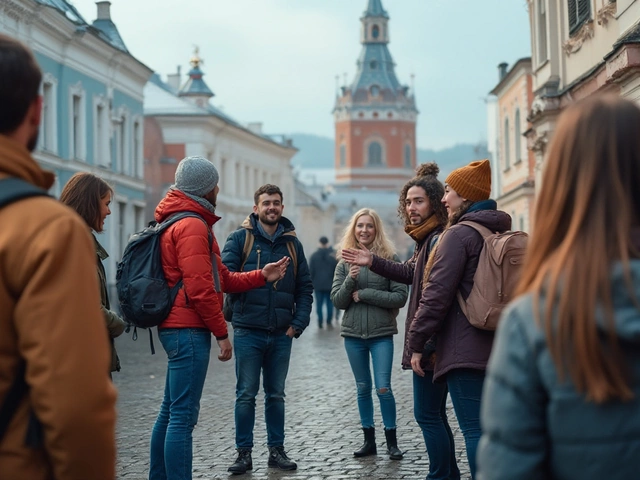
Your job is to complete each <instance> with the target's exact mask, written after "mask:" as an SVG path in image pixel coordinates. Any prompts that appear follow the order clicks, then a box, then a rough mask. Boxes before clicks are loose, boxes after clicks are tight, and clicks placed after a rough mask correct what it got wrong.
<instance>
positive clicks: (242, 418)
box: [222, 184, 313, 474]
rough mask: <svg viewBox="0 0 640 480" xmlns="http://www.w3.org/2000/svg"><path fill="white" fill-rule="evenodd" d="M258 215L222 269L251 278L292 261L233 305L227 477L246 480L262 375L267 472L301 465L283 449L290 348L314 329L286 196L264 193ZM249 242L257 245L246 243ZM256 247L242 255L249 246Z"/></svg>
mask: <svg viewBox="0 0 640 480" xmlns="http://www.w3.org/2000/svg"><path fill="white" fill-rule="evenodd" d="M253 198H254V203H255V204H254V207H253V213H252V214H251V215H249V216H248V217H247V219H246V220H245V221H244V222H243V224H242V228H241V229H239V230H236V231H235V232H233V233H231V235H229V237H228V238H227V242H226V244H225V246H224V249H223V250H222V261H223V262H224V264H225V265H226V266H227V268H229V270H231V271H240V270H245V271H248V272H250V271H252V270H255V269H259V268H260V267H261V265H263V264H264V262H269V261H281V259H283V258H289V257H290V256H294V257H295V258H291V262H289V268H288V270H287V272H286V275H285V276H284V278H283V279H282V280H280V281H278V282H277V284H275V283H271V282H269V283H267V284H266V285H265V286H263V287H261V288H258V289H255V290H251V291H250V292H247V293H245V294H243V295H241V296H240V298H238V299H236V300H235V302H234V303H233V319H232V324H233V342H234V347H235V350H236V379H237V383H236V403H235V426H236V448H237V449H238V455H237V458H236V461H235V462H234V463H233V464H232V465H231V466H230V467H229V472H231V473H233V474H241V473H245V472H247V470H251V469H252V468H253V461H252V457H251V453H252V449H253V427H254V423H255V408H256V395H257V394H258V389H259V388H260V373H262V377H263V387H264V417H265V423H266V426H267V447H268V448H269V460H268V465H269V466H270V467H275V468H280V469H282V470H295V469H297V468H298V465H297V464H296V462H294V461H293V460H291V459H290V458H289V456H288V455H287V453H286V452H285V449H284V439H285V437H284V422H285V408H284V397H285V392H284V389H285V382H286V379H287V373H288V371H289V359H290V357H291V345H292V341H293V339H294V338H298V337H299V336H300V335H301V334H302V332H303V331H304V329H305V328H306V327H307V326H308V325H309V318H310V315H311V304H312V303H313V285H312V283H311V276H310V274H309V266H308V264H307V260H306V259H305V256H304V250H303V248H302V244H301V243H300V241H299V240H298V238H297V237H296V234H295V228H294V226H293V224H292V223H291V222H290V221H289V220H288V219H287V218H285V217H283V216H282V212H283V210H284V203H283V200H284V199H283V196H282V191H281V190H280V188H278V187H277V186H276V185H271V184H267V185H263V186H261V187H260V188H259V189H258V190H257V191H256V192H255V194H254V197H253ZM249 235H251V236H252V237H248V236H249ZM248 238H249V240H250V241H251V242H252V248H251V251H250V252H247V253H248V255H246V257H245V255H244V245H245V242H246V241H247V239H248Z"/></svg>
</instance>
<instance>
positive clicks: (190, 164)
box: [174, 156, 220, 197]
mask: <svg viewBox="0 0 640 480" xmlns="http://www.w3.org/2000/svg"><path fill="white" fill-rule="evenodd" d="M219 179H220V176H219V175H218V170H217V169H216V167H215V166H214V165H213V163H211V162H210V161H209V160H207V159H206V158H204V157H200V156H193V157H186V158H184V159H183V160H182V161H181V162H180V163H179V164H178V168H177V169H176V183H175V185H174V186H175V188H177V189H178V190H180V191H182V192H184V193H189V194H191V195H195V196H196V197H204V196H205V195H207V194H208V193H209V192H211V191H213V190H214V189H215V188H216V185H218V180H219Z"/></svg>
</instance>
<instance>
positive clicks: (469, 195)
mask: <svg viewBox="0 0 640 480" xmlns="http://www.w3.org/2000/svg"><path fill="white" fill-rule="evenodd" d="M445 183H446V184H447V185H449V186H450V187H451V188H452V189H453V190H455V192H456V193H457V194H458V195H460V196H461V197H462V198H466V199H467V200H471V201H472V202H479V201H481V200H488V199H489V196H490V195H491V162H489V160H486V159H485V160H477V161H475V162H471V163H470V164H469V165H467V166H465V167H460V168H458V169H456V170H454V171H453V172H451V173H450V174H449V176H448V177H447V179H446V180H445Z"/></svg>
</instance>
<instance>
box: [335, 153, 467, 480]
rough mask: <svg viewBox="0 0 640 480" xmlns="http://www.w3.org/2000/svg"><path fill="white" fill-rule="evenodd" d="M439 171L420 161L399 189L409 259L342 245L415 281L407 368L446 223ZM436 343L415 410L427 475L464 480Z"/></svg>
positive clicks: (349, 253)
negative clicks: (436, 376)
mask: <svg viewBox="0 0 640 480" xmlns="http://www.w3.org/2000/svg"><path fill="white" fill-rule="evenodd" d="M439 171H440V169H439V168H438V166H437V165H436V164H435V163H426V164H423V165H421V166H420V167H419V168H418V169H417V172H416V176H415V177H414V178H412V179H411V180H409V181H408V182H407V183H406V184H405V185H404V187H402V190H401V192H400V199H399V205H398V216H399V217H400V218H401V219H402V220H403V223H404V230H405V232H406V233H407V235H409V236H410V237H411V238H412V239H413V240H414V242H415V247H414V250H413V255H412V256H411V258H410V259H409V260H407V261H406V262H404V263H398V262H395V261H393V260H389V259H385V258H383V257H381V256H379V255H376V254H373V253H371V252H370V251H369V250H366V249H362V248H360V249H343V250H342V258H343V260H345V261H346V262H349V263H352V264H356V265H360V266H363V267H364V266H366V267H368V268H369V269H370V270H371V271H372V272H374V273H377V274H378V275H382V276H384V277H386V278H389V279H390V280H394V281H396V282H400V283H404V284H407V285H411V293H410V296H409V306H408V308H407V317H406V321H405V334H404V335H405V336H404V351H403V353H402V368H403V369H405V370H411V350H410V349H409V330H410V329H411V324H412V322H413V318H414V316H415V313H416V311H417V309H418V305H419V303H420V297H421V295H422V279H423V275H424V269H425V266H426V264H427V259H428V258H429V253H430V252H431V251H432V250H433V246H434V245H435V243H436V241H437V239H438V235H440V234H441V233H442V230H443V228H444V226H445V224H446V223H447V210H446V208H445V206H444V204H443V203H442V202H441V200H442V197H443V196H444V186H443V185H442V183H441V182H440V181H439V180H438V178H437V176H438V173H439ZM434 348H435V340H432V341H431V342H427V345H426V346H425V351H424V352H423V358H422V361H421V367H422V369H423V371H424V373H425V374H424V376H421V375H418V374H417V373H415V372H413V413H414V416H415V419H416V421H417V422H418V425H419V426H420V429H421V430H422V436H423V437H424V442H425V445H426V447H427V454H428V455H429V473H428V475H427V479H428V480H445V479H452V480H459V479H460V470H459V469H458V466H457V464H456V457H455V444H454V439H453V433H452V431H451V427H450V426H449V421H448V419H447V392H448V389H447V384H446V383H444V382H437V383H434V382H433V365H432V363H431V362H429V361H428V360H429V357H430V355H431V353H432V352H433V350H434Z"/></svg>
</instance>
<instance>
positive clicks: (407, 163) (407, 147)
mask: <svg viewBox="0 0 640 480" xmlns="http://www.w3.org/2000/svg"><path fill="white" fill-rule="evenodd" d="M411 160H412V159H411V145H405V146H404V166H405V167H407V168H411V167H412V166H413V162H412V161H411Z"/></svg>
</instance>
